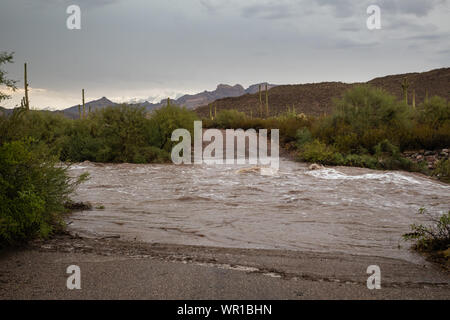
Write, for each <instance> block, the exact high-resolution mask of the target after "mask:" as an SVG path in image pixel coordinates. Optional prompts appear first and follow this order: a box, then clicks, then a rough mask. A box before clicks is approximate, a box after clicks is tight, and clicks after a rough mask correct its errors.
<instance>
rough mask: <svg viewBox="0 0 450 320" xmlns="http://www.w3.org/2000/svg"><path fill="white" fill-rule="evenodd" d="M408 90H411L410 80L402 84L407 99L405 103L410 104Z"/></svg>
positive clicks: (404, 80) (405, 80) (406, 79)
mask: <svg viewBox="0 0 450 320" xmlns="http://www.w3.org/2000/svg"><path fill="white" fill-rule="evenodd" d="M408 88H409V81H408V78H405V79H403V82H402V89H403V95H404V97H405V103H406V104H408Z"/></svg>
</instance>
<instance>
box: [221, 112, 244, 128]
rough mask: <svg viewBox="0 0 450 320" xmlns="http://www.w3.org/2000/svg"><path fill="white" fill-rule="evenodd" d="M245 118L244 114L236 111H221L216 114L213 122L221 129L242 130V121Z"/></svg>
mask: <svg viewBox="0 0 450 320" xmlns="http://www.w3.org/2000/svg"><path fill="white" fill-rule="evenodd" d="M246 117H247V116H246V115H245V113H244V112H240V111H237V110H233V109H231V110H221V111H219V112H218V114H217V117H216V119H215V122H216V124H217V126H218V127H219V128H222V129H238V128H241V129H244V128H242V121H243V120H244V119H245V118H246Z"/></svg>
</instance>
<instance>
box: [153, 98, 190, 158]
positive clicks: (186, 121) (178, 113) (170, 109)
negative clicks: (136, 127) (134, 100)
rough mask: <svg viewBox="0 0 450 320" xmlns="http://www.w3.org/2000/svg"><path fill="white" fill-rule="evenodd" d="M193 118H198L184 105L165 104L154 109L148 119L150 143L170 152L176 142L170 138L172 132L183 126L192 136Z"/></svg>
mask: <svg viewBox="0 0 450 320" xmlns="http://www.w3.org/2000/svg"><path fill="white" fill-rule="evenodd" d="M195 120H198V118H197V115H196V114H195V113H194V112H193V111H191V110H188V109H186V108H184V107H178V106H175V105H166V106H165V107H162V108H160V109H156V110H154V111H153V112H152V114H151V117H150V121H149V131H148V138H149V141H150V145H151V146H154V147H157V148H159V149H162V150H164V151H166V152H171V150H172V147H173V146H174V145H175V144H176V143H177V142H173V141H172V140H171V137H172V132H173V131H174V130H175V129H178V128H183V129H186V130H189V132H190V133H191V136H193V133H194V121H195Z"/></svg>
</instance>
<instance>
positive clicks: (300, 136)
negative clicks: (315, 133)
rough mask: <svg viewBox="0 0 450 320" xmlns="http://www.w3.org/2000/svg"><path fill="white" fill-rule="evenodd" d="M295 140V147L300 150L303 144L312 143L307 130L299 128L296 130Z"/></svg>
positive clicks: (310, 135)
mask: <svg viewBox="0 0 450 320" xmlns="http://www.w3.org/2000/svg"><path fill="white" fill-rule="evenodd" d="M295 138H296V143H297V147H298V148H301V147H302V146H303V145H304V144H305V143H308V142H311V141H312V134H311V131H309V129H308V128H301V129H298V130H297V133H296V136H295Z"/></svg>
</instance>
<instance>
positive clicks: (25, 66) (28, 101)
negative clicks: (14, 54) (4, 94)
mask: <svg viewBox="0 0 450 320" xmlns="http://www.w3.org/2000/svg"><path fill="white" fill-rule="evenodd" d="M23 78H24V80H23V82H24V89H25V101H24V103H25V107H26V109H27V110H30V100H29V98H28V77H27V64H26V63H24V68H23Z"/></svg>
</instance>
